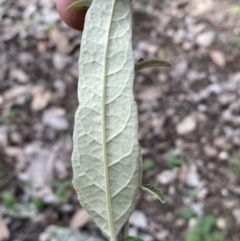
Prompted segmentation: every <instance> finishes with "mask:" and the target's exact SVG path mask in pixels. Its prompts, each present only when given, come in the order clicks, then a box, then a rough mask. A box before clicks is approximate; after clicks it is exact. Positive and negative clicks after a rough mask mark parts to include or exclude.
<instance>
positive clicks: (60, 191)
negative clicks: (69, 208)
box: [54, 179, 72, 203]
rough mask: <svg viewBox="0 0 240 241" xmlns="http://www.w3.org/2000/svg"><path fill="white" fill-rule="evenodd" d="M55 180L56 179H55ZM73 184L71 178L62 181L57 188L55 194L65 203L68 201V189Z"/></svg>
mask: <svg viewBox="0 0 240 241" xmlns="http://www.w3.org/2000/svg"><path fill="white" fill-rule="evenodd" d="M54 182H55V181H54ZM71 186H72V181H71V180H70V179H67V180H65V181H63V183H61V185H60V186H59V187H58V188H57V189H56V191H55V193H54V194H55V195H56V196H57V197H58V198H59V199H60V200H61V201H62V202H64V203H66V202H67V201H68V198H69V196H68V192H67V190H68V189H69V187H71Z"/></svg>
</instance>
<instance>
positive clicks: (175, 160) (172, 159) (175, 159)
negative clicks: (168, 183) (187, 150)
mask: <svg viewBox="0 0 240 241" xmlns="http://www.w3.org/2000/svg"><path fill="white" fill-rule="evenodd" d="M166 159H167V162H168V167H169V168H171V169H172V168H174V167H180V166H182V164H183V163H184V159H183V158H182V157H180V156H178V155H176V153H175V152H174V151H170V152H168V154H167V156H166Z"/></svg>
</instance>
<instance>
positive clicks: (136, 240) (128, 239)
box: [121, 236, 143, 241]
mask: <svg viewBox="0 0 240 241" xmlns="http://www.w3.org/2000/svg"><path fill="white" fill-rule="evenodd" d="M121 241H143V240H142V239H140V238H136V237H132V236H127V237H125V238H123V239H122V240H121Z"/></svg>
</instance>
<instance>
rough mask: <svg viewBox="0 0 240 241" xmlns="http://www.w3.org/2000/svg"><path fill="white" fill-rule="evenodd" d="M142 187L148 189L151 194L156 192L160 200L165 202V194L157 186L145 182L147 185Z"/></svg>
mask: <svg viewBox="0 0 240 241" xmlns="http://www.w3.org/2000/svg"><path fill="white" fill-rule="evenodd" d="M141 188H142V190H144V191H148V192H150V193H151V194H154V195H155V196H157V198H158V199H159V200H160V202H161V203H165V196H164V194H163V193H162V192H161V191H160V190H159V189H157V188H156V187H154V186H152V185H149V184H145V185H143V186H141Z"/></svg>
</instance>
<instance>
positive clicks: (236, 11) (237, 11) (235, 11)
mask: <svg viewBox="0 0 240 241" xmlns="http://www.w3.org/2000/svg"><path fill="white" fill-rule="evenodd" d="M230 12H231V14H233V15H237V14H240V6H238V5H235V6H232V7H231V9H230Z"/></svg>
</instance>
